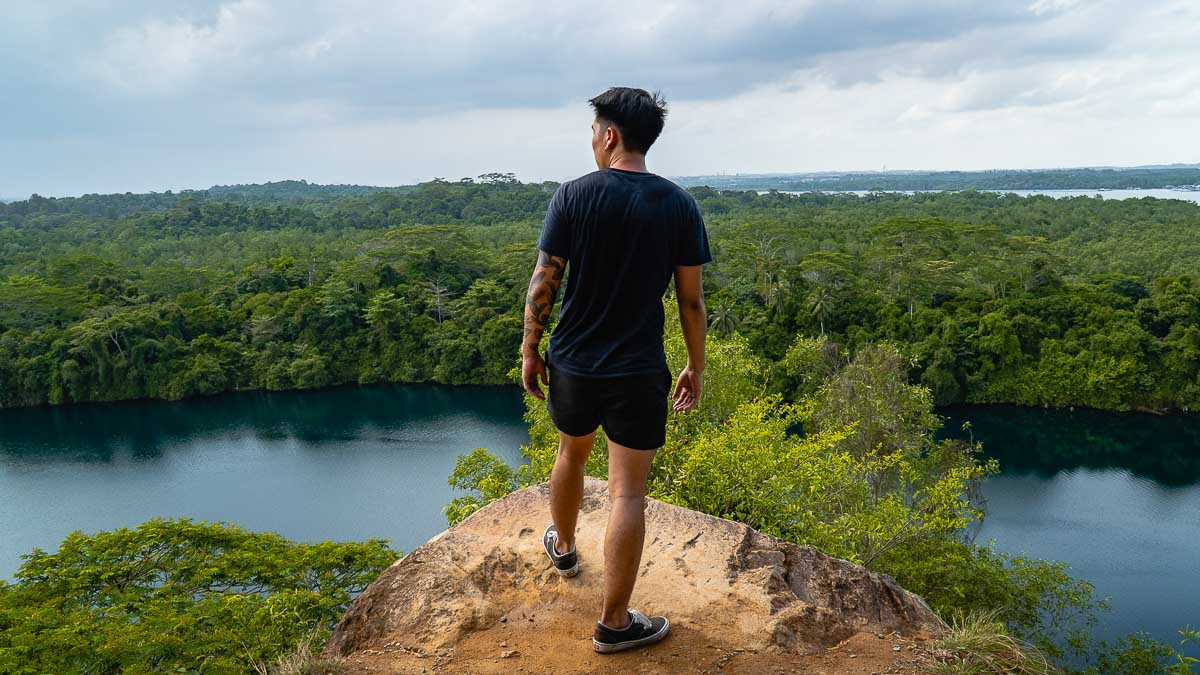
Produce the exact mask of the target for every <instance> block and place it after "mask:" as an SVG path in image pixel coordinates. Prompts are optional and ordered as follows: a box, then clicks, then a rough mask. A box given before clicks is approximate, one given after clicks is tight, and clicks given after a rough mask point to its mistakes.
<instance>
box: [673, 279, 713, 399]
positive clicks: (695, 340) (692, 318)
mask: <svg viewBox="0 0 1200 675" xmlns="http://www.w3.org/2000/svg"><path fill="white" fill-rule="evenodd" d="M675 298H676V301H677V302H678V303H679V323H680V325H681V326H682V328H683V341H684V344H686V345H687V353H688V362H687V366H686V367H685V368H684V369H683V370H681V371H680V372H679V380H678V381H677V382H676V383H675V393H674V395H673V396H672V398H673V399H674V402H675V403H674V409H675V410H677V411H683V410H690V409H692V408H694V407H696V405H697V404H698V403H699V402H700V380H701V375H702V374H703V373H704V366H705V361H704V339H705V336H706V335H707V333H708V313H707V311H706V310H705V308H704V289H703V286H702V284H701V282H700V265H677V266H676V267H675Z"/></svg>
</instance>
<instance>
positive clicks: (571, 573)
mask: <svg viewBox="0 0 1200 675" xmlns="http://www.w3.org/2000/svg"><path fill="white" fill-rule="evenodd" d="M554 571H556V572H558V576H560V577H573V576H575V575H576V574H579V563H575V566H574V567H572V568H571V569H569V570H560V569H558V568H557V567H555V568H554Z"/></svg>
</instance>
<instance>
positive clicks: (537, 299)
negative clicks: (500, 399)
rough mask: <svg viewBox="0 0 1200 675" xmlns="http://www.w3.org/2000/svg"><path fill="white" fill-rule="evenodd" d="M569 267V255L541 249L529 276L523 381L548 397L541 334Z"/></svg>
mask: <svg viewBox="0 0 1200 675" xmlns="http://www.w3.org/2000/svg"><path fill="white" fill-rule="evenodd" d="M566 268H567V259H566V258H560V257H558V256H556V255H550V254H549V253H546V252H545V251H541V250H539V251H538V259H537V265H536V266H535V267H534V268H533V277H531V278H530V279H529V293H528V294H527V295H526V296H525V337H524V338H523V339H522V340H521V381H522V382H523V383H524V385H525V391H527V392H529V393H530V394H532V395H533V396H535V397H537V398H539V399H542V400H545V398H546V396H545V394H543V393H542V388H541V387H540V386H538V380H539V379H541V381H542V384H548V380H547V379H546V362H545V361H544V360H543V359H542V355H541V354H540V353H539V352H538V346H539V345H540V344H541V342H542V334H543V333H544V332H545V331H546V323H547V322H549V321H550V310H551V309H553V308H554V301H555V299H556V298H557V297H558V287H559V286H561V285H562V277H563V270H565V269H566Z"/></svg>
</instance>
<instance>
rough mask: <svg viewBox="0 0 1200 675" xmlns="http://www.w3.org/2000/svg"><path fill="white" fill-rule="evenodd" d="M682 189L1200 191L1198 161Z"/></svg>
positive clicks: (721, 180)
mask: <svg viewBox="0 0 1200 675" xmlns="http://www.w3.org/2000/svg"><path fill="white" fill-rule="evenodd" d="M674 180H675V181H676V182H678V183H679V184H680V185H683V186H685V187H698V186H702V185H704V186H708V187H711V188H714V189H717V190H781V191H797V192H813V191H821V192H850V191H864V190H865V191H878V192H888V191H918V192H925V191H934V190H943V191H944V190H970V189H974V190H1138V189H1142V190H1183V191H1200V165H1178V166H1172V167H1132V168H1116V169H1114V168H1079V169H1046V170H994V171H875V172H853V171H847V172H814V173H793V174H734V175H715V176H711V175H710V176H679V177H676V178H675V179H674Z"/></svg>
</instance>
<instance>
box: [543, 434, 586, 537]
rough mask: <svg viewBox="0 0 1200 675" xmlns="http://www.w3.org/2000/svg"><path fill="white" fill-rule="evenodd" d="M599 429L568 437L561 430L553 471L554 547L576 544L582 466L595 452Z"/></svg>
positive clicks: (551, 515) (551, 512) (581, 500)
mask: <svg viewBox="0 0 1200 675" xmlns="http://www.w3.org/2000/svg"><path fill="white" fill-rule="evenodd" d="M595 439H596V432H595V431H593V432H592V433H590V434H588V435H587V436H568V435H566V434H564V433H562V432H561V431H560V432H558V455H557V456H556V457H555V458H554V469H553V470H551V472H550V517H551V518H553V519H554V529H555V530H556V531H557V532H558V542H557V543H556V544H555V545H554V550H555V551H558V552H559V553H566V552H567V551H570V550H571V547H572V546H573V545H574V544H575V523H576V522H577V521H578V520H579V505H580V504H581V503H582V502H583V465H584V463H585V462H587V458H588V455H589V454H591V452H592V443H593V442H594V441H595Z"/></svg>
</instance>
